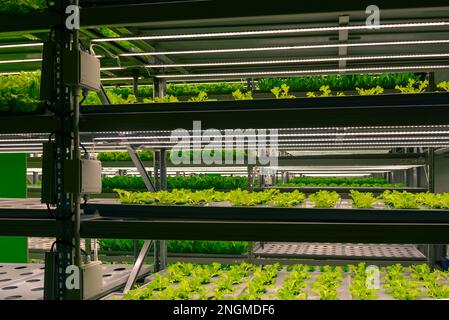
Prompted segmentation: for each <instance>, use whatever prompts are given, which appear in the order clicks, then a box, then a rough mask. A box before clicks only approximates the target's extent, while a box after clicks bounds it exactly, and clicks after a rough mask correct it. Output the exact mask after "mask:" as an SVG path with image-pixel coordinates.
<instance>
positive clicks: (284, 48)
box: [120, 39, 449, 57]
mask: <svg viewBox="0 0 449 320" xmlns="http://www.w3.org/2000/svg"><path fill="white" fill-rule="evenodd" d="M447 43H449V40H445V39H444V40H409V41H384V42H365V43H363V42H362V43H334V44H311V45H299V46H281V47H257V48H228V49H205V50H183V51H161V52H130V53H121V54H120V56H121V57H140V56H158V55H164V56H167V55H180V54H181V55H185V54H207V53H208V54H210V53H240V52H258V51H288V50H307V49H329V48H350V47H373V46H374V47H376V46H399V45H425V44H447Z"/></svg>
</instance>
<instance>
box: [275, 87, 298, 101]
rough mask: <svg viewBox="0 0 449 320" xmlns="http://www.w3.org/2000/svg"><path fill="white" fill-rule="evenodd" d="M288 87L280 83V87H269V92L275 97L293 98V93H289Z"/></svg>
mask: <svg viewBox="0 0 449 320" xmlns="http://www.w3.org/2000/svg"><path fill="white" fill-rule="evenodd" d="M289 90H290V87H289V86H287V85H286V84H282V85H281V87H280V88H279V87H274V88H273V89H271V93H273V94H274V96H275V97H276V99H294V98H296V97H295V96H294V95H291V94H289V93H288V92H289Z"/></svg>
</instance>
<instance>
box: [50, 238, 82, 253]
mask: <svg viewBox="0 0 449 320" xmlns="http://www.w3.org/2000/svg"><path fill="white" fill-rule="evenodd" d="M57 244H62V245H66V246H68V247H72V248H75V245H73V244H71V243H69V242H65V241H61V240H56V241H54V242H53V243H52V244H51V248H50V251H51V252H54V251H55V246H56V245H57ZM80 250H81V252H82V253H83V254H84V255H85V256H86V257H89V255H88V254H87V252H86V250H84V249H82V248H80Z"/></svg>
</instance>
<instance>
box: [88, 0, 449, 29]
mask: <svg viewBox="0 0 449 320" xmlns="http://www.w3.org/2000/svg"><path fill="white" fill-rule="evenodd" d="M147 2H148V1H147ZM371 4H372V2H370V1H366V0H361V1H357V2H356V1H343V2H342V1H340V2H338V1H332V0H323V1H321V2H308V3H307V4H304V3H303V2H300V1H293V0H290V1H284V2H283V3H282V5H280V6H274V5H273V2H271V1H267V0H262V1H258V3H257V6H255V5H254V4H253V3H251V2H249V1H248V2H244V1H235V0H232V1H225V2H223V1H183V2H179V1H177V2H157V3H143V4H134V5H133V4H129V3H128V4H122V5H116V6H98V7H92V8H89V7H87V8H84V10H83V14H82V16H81V22H82V23H81V25H82V26H84V27H94V26H102V25H109V26H133V25H151V26H158V27H176V26H180V25H183V26H186V25H188V24H187V22H195V21H196V22H197V23H203V24H207V23H210V22H211V21H212V22H216V23H227V22H233V21H234V22H235V21H240V22H242V21H244V22H248V21H249V19H251V21H254V19H255V17H259V18H270V19H271V20H273V17H275V16H290V17H291V16H295V15H310V14H318V13H319V14H320V15H321V16H323V17H325V16H326V14H333V13H335V14H337V13H338V12H344V13H346V14H350V13H353V12H356V13H363V14H364V13H365V9H366V8H367V7H368V6H369V5H371ZM376 5H378V6H379V7H380V8H381V9H382V10H383V11H384V12H386V11H389V10H397V9H407V10H408V11H410V10H415V11H418V12H419V10H423V9H424V8H432V7H447V5H448V4H447V1H442V0H431V1H425V2H423V1H417V0H413V1H405V0H400V1H388V0H379V1H377V2H376ZM236 7H238V8H239V9H238V10H237V11H236V10H235V8H236Z"/></svg>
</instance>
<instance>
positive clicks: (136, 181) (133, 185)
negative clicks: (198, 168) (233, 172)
mask: <svg viewBox="0 0 449 320" xmlns="http://www.w3.org/2000/svg"><path fill="white" fill-rule="evenodd" d="M150 180H151V181H153V179H152V178H151V179H150ZM102 182H103V192H104V193H111V192H113V190H114V189H121V190H127V191H146V190H147V189H146V186H145V183H144V182H143V179H142V178H141V177H134V176H114V177H104V178H103V179H102ZM247 187H248V179H247V178H246V177H225V176H219V175H206V174H200V175H194V176H191V177H168V178H167V188H168V189H169V190H174V189H189V190H208V189H215V190H235V189H246V188H247Z"/></svg>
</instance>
